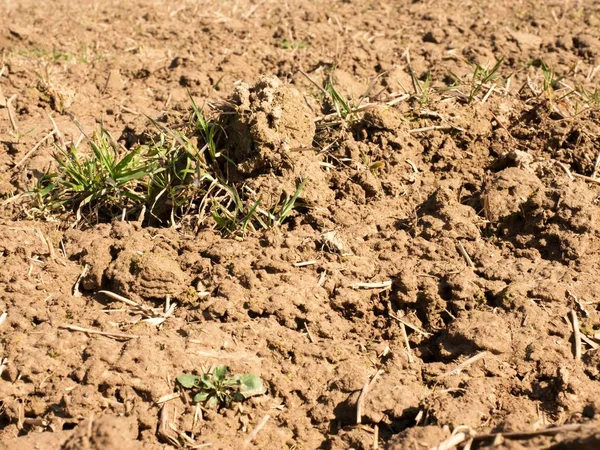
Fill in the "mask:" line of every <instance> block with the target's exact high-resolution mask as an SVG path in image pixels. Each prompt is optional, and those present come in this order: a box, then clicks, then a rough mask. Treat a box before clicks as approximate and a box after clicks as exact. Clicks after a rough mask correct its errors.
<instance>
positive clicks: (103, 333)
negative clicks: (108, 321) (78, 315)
mask: <svg viewBox="0 0 600 450" xmlns="http://www.w3.org/2000/svg"><path fill="white" fill-rule="evenodd" d="M59 328H62V329H64V330H69V331H80V332H82V333H87V334H98V335H100V336H106V337H111V338H114V339H139V338H140V337H141V336H138V335H136V334H126V333H113V332H109V331H100V330H94V329H93V328H83V327H78V326H77V325H62V326H60V327H59Z"/></svg>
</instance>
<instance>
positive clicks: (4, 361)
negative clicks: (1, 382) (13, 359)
mask: <svg viewBox="0 0 600 450" xmlns="http://www.w3.org/2000/svg"><path fill="white" fill-rule="evenodd" d="M7 365H8V358H1V359H0V377H2V372H4V369H6V366H7Z"/></svg>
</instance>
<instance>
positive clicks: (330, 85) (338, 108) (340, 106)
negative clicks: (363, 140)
mask: <svg viewBox="0 0 600 450" xmlns="http://www.w3.org/2000/svg"><path fill="white" fill-rule="evenodd" d="M323 89H324V90H325V92H326V93H327V94H328V95H329V99H328V100H329V102H330V104H331V107H332V108H333V109H334V111H335V112H336V114H337V115H338V116H339V117H340V118H341V119H343V120H345V119H347V118H349V116H350V114H352V106H351V105H350V102H349V101H348V100H347V99H346V98H345V97H344V96H343V95H342V93H341V92H339V91H338V90H337V88H336V87H335V83H334V82H333V76H332V75H331V74H330V75H329V76H328V77H327V80H326V81H325V87H324V88H323Z"/></svg>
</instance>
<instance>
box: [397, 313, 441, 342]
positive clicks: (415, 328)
mask: <svg viewBox="0 0 600 450" xmlns="http://www.w3.org/2000/svg"><path fill="white" fill-rule="evenodd" d="M389 314H390V317H391V318H392V319H396V320H397V321H398V322H400V323H401V324H403V325H405V326H407V327H408V328H410V329H411V330H413V331H416V332H417V333H419V334H420V335H421V336H423V337H429V336H431V333H428V332H426V331H423V330H421V329H420V328H418V327H416V326H414V325H412V324H411V323H410V322H407V321H405V320H404V319H401V318H400V317H398V316H396V315H394V314H392V313H389Z"/></svg>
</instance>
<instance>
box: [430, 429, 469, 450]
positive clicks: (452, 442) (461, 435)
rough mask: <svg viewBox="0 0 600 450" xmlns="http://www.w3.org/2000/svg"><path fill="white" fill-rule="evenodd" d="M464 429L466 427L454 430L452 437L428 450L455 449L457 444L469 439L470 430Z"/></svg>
mask: <svg viewBox="0 0 600 450" xmlns="http://www.w3.org/2000/svg"><path fill="white" fill-rule="evenodd" d="M465 428H466V427H458V428H457V429H456V430H454V432H453V433H452V436H450V437H449V438H448V439H445V440H443V441H442V442H440V443H439V444H438V445H436V446H435V447H431V448H430V449H429V450H450V449H452V448H454V447H456V446H457V445H458V444H461V443H463V442H464V441H466V440H467V439H469V438H470V437H471V435H470V430H469V429H465ZM459 430H460V431H459Z"/></svg>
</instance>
